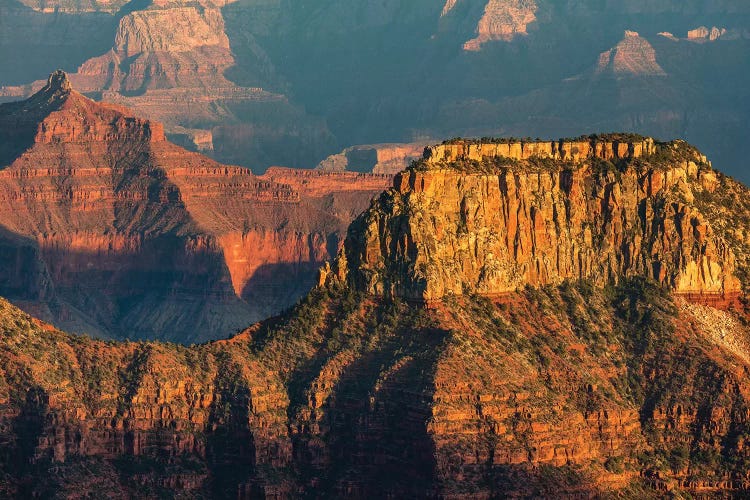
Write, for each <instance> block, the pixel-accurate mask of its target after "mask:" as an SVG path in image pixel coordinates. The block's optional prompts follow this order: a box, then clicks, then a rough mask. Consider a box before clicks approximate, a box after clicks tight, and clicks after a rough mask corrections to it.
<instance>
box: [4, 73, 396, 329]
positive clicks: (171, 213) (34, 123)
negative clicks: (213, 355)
mask: <svg viewBox="0 0 750 500" xmlns="http://www.w3.org/2000/svg"><path fill="white" fill-rule="evenodd" d="M72 87H73V86H72V83H71V81H70V80H69V79H68V78H67V75H66V74H65V73H63V72H56V73H54V74H53V75H52V76H50V78H49V80H48V82H47V84H46V85H45V87H44V88H42V89H41V90H40V91H39V92H38V93H36V94H35V95H34V96H32V97H31V98H29V99H28V100H26V101H19V102H15V103H9V104H4V105H0V165H2V166H3V167H4V168H3V169H2V170H0V212H1V213H2V220H3V222H2V227H1V229H0V241H1V244H0V248H1V250H0V251H1V252H2V255H3V256H4V259H3V262H4V264H3V265H2V266H0V268H1V269H0V273H2V278H3V279H2V280H0V283H1V285H0V288H1V290H0V293H1V294H2V295H3V296H5V297H7V298H9V299H10V300H12V301H14V303H16V304H18V305H19V306H21V307H22V308H24V309H25V310H27V311H29V312H31V313H33V314H35V315H36V316H38V317H40V318H42V319H44V320H46V321H49V322H52V323H54V324H55V325H57V326H58V327H61V328H65V329H67V330H69V331H75V332H82V333H88V334H90V335H96V336H102V337H105V338H136V339H137V338H148V339H156V338H158V339H164V340H170V341H176V342H181V343H192V342H199V341H204V340H208V339H215V338H221V337H226V336H228V335H230V334H232V333H234V332H236V331H237V330H239V329H241V328H243V327H245V326H247V325H248V324H250V323H253V322H255V321H258V320H260V319H263V318H266V317H268V316H271V315H273V314H276V313H278V312H280V311H281V310H283V309H284V308H286V307H288V306H290V305H292V304H293V303H294V302H295V301H296V300H297V299H298V298H299V297H301V296H302V295H304V293H306V292H307V291H308V290H309V288H310V287H311V286H312V285H313V284H314V283H315V275H316V270H317V268H318V267H319V266H320V265H321V264H322V263H323V262H325V261H326V260H328V259H330V258H331V257H332V256H333V255H335V254H336V252H337V250H338V248H339V246H340V244H341V242H342V240H343V236H344V233H345V230H346V227H347V225H348V223H349V221H350V220H352V219H353V218H354V217H356V216H357V215H358V214H359V212H361V211H362V210H364V209H365V208H366V207H367V206H368V204H369V202H370V199H371V198H372V197H373V196H374V195H376V194H377V193H379V192H380V191H382V190H383V189H384V188H385V187H386V186H387V185H389V183H390V182H391V177H389V176H387V175H374V174H353V173H348V172H342V173H331V172H315V171H304V172H298V171H294V170H290V169H271V170H269V172H268V173H267V174H266V175H263V176H256V175H253V174H252V173H251V172H250V170H249V169H247V168H244V167H236V166H227V165H222V164H219V163H217V162H215V161H213V160H211V159H209V158H207V157H205V156H202V155H200V154H197V153H193V152H189V151H186V150H184V149H182V148H180V147H178V146H175V145H174V144H171V143H170V142H168V141H167V140H166V135H165V131H164V127H163V126H162V125H161V124H160V123H158V122H151V121H149V120H145V119H141V118H137V117H135V116H134V115H133V114H132V112H130V111H129V110H127V109H125V108H122V107H121V106H118V105H112V104H104V103H96V102H94V101H91V100H89V99H88V98H86V97H84V96H83V95H81V94H79V93H78V92H77V91H75V90H73V88H72Z"/></svg>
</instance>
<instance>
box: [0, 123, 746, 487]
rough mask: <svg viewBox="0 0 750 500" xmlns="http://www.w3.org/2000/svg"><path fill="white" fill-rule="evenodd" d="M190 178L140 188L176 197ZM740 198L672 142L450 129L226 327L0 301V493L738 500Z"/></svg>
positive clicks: (187, 201) (300, 181) (740, 190)
mask: <svg viewBox="0 0 750 500" xmlns="http://www.w3.org/2000/svg"><path fill="white" fill-rule="evenodd" d="M154 141H155V142H161V141H160V140H159V139H158V137H156V138H155V139H154ZM190 168H196V169H197V167H190ZM211 168H213V167H211ZM221 168H223V169H226V168H228V167H221ZM155 172H165V173H166V174H165V176H164V177H160V176H154V177H156V178H157V181H153V182H156V183H157V184H156V185H159V186H161V185H164V186H171V184H169V183H171V182H174V185H175V186H178V185H179V183H180V182H185V180H184V178H183V177H184V175H185V174H180V175H178V174H176V173H174V172H171V171H170V170H168V169H165V170H163V171H155ZM205 172H206V171H205V169H204V170H201V171H199V173H198V174H196V176H194V177H191V179H193V180H192V181H191V182H193V183H198V184H200V185H201V186H202V187H201V189H197V190H194V191H193V192H192V194H190V195H188V194H184V193H185V191H184V190H183V189H182V188H181V187H178V188H176V189H175V190H170V189H168V188H166V187H165V188H164V189H156V188H154V189H152V190H147V191H148V192H151V193H153V196H154V197H159V198H161V197H162V196H166V198H169V197H170V196H176V195H177V194H179V196H180V199H181V200H182V202H181V203H183V204H184V206H185V208H186V209H187V208H188V207H190V206H191V205H192V204H193V203H194V202H195V201H194V200H193V198H200V197H201V194H202V193H204V192H205V193H206V194H205V199H207V200H210V194H211V192H212V190H214V189H216V187H215V186H216V182H217V181H216V177H210V176H207V174H206V173H205ZM225 175H226V174H225ZM273 175H274V176H276V179H279V180H280V179H289V180H290V181H294V182H295V183H296V185H303V186H304V185H307V186H308V187H309V183H308V181H309V180H310V179H312V177H310V176H314V175H315V174H314V173H312V172H306V173H304V174H301V173H299V172H296V173H295V172H290V171H284V170H277V171H274V172H273ZM326 175H332V174H330V173H329V174H326ZM170 176H171V177H170ZM146 177H148V176H146ZM150 178H153V177H150ZM27 179H31V178H29V177H27ZM180 179H182V180H180ZM207 179H210V180H211V182H209V181H208V180H207ZM220 179H224V180H222V183H230V181H228V180H226V178H225V177H220ZM244 179H246V180H247V182H250V179H252V177H244ZM130 182H131V185H135V184H133V183H132V181H130ZM159 183H167V184H159ZM136 184H137V183H136ZM152 185H153V184H152ZM280 185H281V184H275V183H272V182H269V183H268V184H264V185H262V186H256V187H255V188H253V189H252V190H248V189H246V188H245V189H241V190H238V191H236V192H235V195H234V196H233V197H227V198H225V200H226V201H225V203H223V204H222V206H221V207H219V206H217V205H214V206H213V208H210V210H212V211H214V214H213V215H212V217H211V220H214V221H215V222H214V224H219V225H221V224H225V223H229V222H227V221H225V220H222V219H221V218H220V217H219V215H220V214H221V213H223V212H222V210H226V213H227V214H228V213H230V211H233V210H235V209H236V208H235V207H234V204H235V203H240V201H239V199H240V198H241V197H242V193H248V192H250V193H251V194H252V196H253V197H258V196H260V195H259V194H257V193H258V192H260V193H265V194H264V195H263V196H266V195H268V196H272V197H274V196H282V194H283V193H289V192H290V190H289V188H286V189H282V188H279V187H278V186H280ZM76 192H78V191H75V190H74V191H73V193H76ZM126 192H128V193H131V194H130V195H129V196H136V193H139V192H141V191H138V190H130V191H126ZM292 192H293V191H292ZM303 192H304V191H300V196H301V197H302V196H303V194H302V193H303ZM172 193H175V194H172ZM74 196H75V195H74ZM284 196H286V195H284ZM749 199H750V197H749V196H748V190H747V188H745V187H744V186H742V185H740V184H738V183H736V182H735V181H733V180H732V179H730V178H728V177H725V176H723V175H721V174H719V173H718V172H715V171H713V170H712V169H711V167H710V165H709V164H708V162H707V161H706V159H705V158H704V157H702V156H701V155H700V153H698V152H697V151H696V150H695V149H693V148H692V147H690V146H688V145H686V144H685V143H677V142H675V143H658V142H656V141H653V140H651V139H647V138H641V137H633V136H598V137H589V138H585V139H580V140H574V141H557V142H554V143H553V142H549V143H542V142H517V141H491V142H490V141H486V142H473V141H453V142H451V143H448V144H444V145H441V146H437V147H435V148H432V149H430V150H429V152H428V155H427V157H426V158H425V159H424V160H423V161H422V162H421V163H419V164H417V165H415V166H414V167H413V168H412V169H411V170H409V171H407V172H405V173H404V174H402V175H401V176H399V177H398V178H397V179H396V181H395V187H394V188H393V189H391V190H389V191H388V192H387V193H385V194H384V195H382V196H381V197H380V198H379V199H378V200H376V201H375V202H373V204H372V205H371V207H370V208H369V209H368V210H367V211H366V213H365V214H364V215H363V216H362V217H360V218H359V219H358V220H357V221H356V222H355V223H353V224H352V226H351V228H350V231H349V236H348V239H347V240H346V244H345V250H344V252H342V255H341V256H340V257H339V259H338V262H337V264H336V265H334V266H333V268H326V270H324V273H323V276H322V278H323V279H322V280H321V283H320V284H319V286H317V287H316V288H315V289H314V290H313V291H311V293H309V294H308V295H307V296H306V297H305V298H304V299H303V300H301V301H300V302H299V304H298V305H297V306H295V307H294V308H293V309H292V310H290V311H288V312H287V313H285V314H283V315H281V316H279V317H277V318H273V319H271V320H267V321H264V322H261V323H259V324H256V325H253V326H251V327H249V328H247V329H245V330H244V331H242V332H241V333H240V334H238V335H237V336H235V337H233V338H231V339H229V340H224V341H217V342H212V343H208V344H204V345H199V346H193V347H190V348H187V347H182V346H177V345H174V344H161V343H149V342H139V343H134V342H127V343H116V342H103V341H99V340H93V339H89V338H86V337H78V336H71V335H68V334H65V333H62V332H60V331H57V330H55V329H54V328H53V327H51V326H50V325H47V324H44V323H42V322H40V321H38V320H35V319H33V318H31V317H29V316H28V315H26V314H24V313H22V312H21V311H19V310H18V309H16V308H14V307H13V306H11V305H10V304H9V303H7V302H5V301H3V300H0V495H3V496H16V497H46V496H52V495H55V494H56V495H63V496H112V497H118V496H122V497H131V496H138V497H141V498H142V497H146V498H158V497H164V496H182V497H222V498H223V497H233V498H275V499H278V498H297V497H300V496H311V497H325V498H386V497H387V498H394V497H395V498H422V497H439V498H498V497H521V498H537V497H547V498H599V497H626V498H663V497H664V496H665V495H673V496H675V497H685V496H688V495H690V496H698V497H703V496H706V497H708V496H736V497H743V496H747V494H748V492H749V491H750V472H749V471H750V448H748V436H750V384H748V373H750V329H749V328H748V324H749V322H748V318H750V315H749V314H748V311H747V309H746V306H745V304H746V301H745V299H744V295H742V292H741V286H744V287H746V286H747V284H748V276H750V274H749V273H748V270H750V267H749V265H748V260H747V257H746V256H747V255H750V252H748V251H747V250H748V242H750V238H749V237H748V235H750V201H748V200H749ZM191 200H192V201H191ZM286 202H287V203H292V202H293V200H287V201H286ZM125 206H126V207H131V206H138V207H140V208H139V209H138V210H137V211H136V212H137V213H144V214H145V213H146V212H145V210H146V208H144V206H143V205H129V204H125ZM159 206H165V205H159ZM166 206H168V207H172V208H173V209H175V210H177V207H175V206H174V205H166ZM207 206H208V205H204V207H207ZM222 207H225V208H222ZM204 209H205V210H209V208H204ZM71 213H72V214H75V213H77V212H76V211H75V210H71ZM101 213H102V214H103V213H104V212H101ZM190 213H193V212H190ZM195 213H196V214H197V212H195ZM101 216H102V217H103V215H101ZM48 218H52V215H50V216H49V217H48ZM207 220H208V219H202V218H201V215H200V214H197V215H196V216H195V217H194V220H193V222H192V223H194V224H198V225H201V224H205V223H206V221H207ZM185 224H187V222H186V223H185ZM290 224H291V222H290ZM178 234H181V233H178ZM196 251H197V250H196ZM735 257H736V258H735ZM140 260H143V258H141V259H140ZM192 266H193V267H195V266H196V264H195V263H193V264H192ZM335 270H338V271H339V272H338V274H336V273H334V272H333V271H335ZM275 274H276V276H278V275H279V273H275ZM156 283H157V280H154V281H153V282H152V285H155V284H156ZM731 294H735V296H734V297H729V295H731ZM403 299H410V300H403ZM411 299H415V300H411ZM415 302H420V303H423V302H428V303H429V306H430V307H422V306H421V305H420V304H416V303H415ZM199 327H200V325H197V324H196V328H199Z"/></svg>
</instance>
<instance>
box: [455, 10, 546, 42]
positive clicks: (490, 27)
mask: <svg viewBox="0 0 750 500" xmlns="http://www.w3.org/2000/svg"><path fill="white" fill-rule="evenodd" d="M446 9H448V10H446ZM537 9H538V7H537V4H536V1H535V0H489V1H488V2H487V5H486V6H485V7H484V14H483V15H482V18H481V19H480V20H479V24H478V25H477V30H476V35H477V36H476V38H472V39H471V40H469V41H467V42H466V43H465V44H464V50H469V51H477V50H480V49H481V47H482V44H484V43H487V42H489V41H493V40H503V41H506V42H507V41H510V40H513V38H515V37H517V36H521V35H526V34H528V27H529V25H530V24H531V23H533V22H535V21H536V15H535V14H536V11H537ZM449 10H450V8H449V6H448V4H446V6H445V8H444V9H443V14H445V13H447V11H449Z"/></svg>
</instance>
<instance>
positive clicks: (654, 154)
mask: <svg viewBox="0 0 750 500" xmlns="http://www.w3.org/2000/svg"><path fill="white" fill-rule="evenodd" d="M715 183H716V175H715V174H714V173H713V171H712V170H711V168H710V166H709V164H708V163H707V160H706V158H705V156H703V155H701V154H700V153H698V152H697V151H696V150H694V149H693V148H691V147H690V146H688V145H687V144H685V143H682V142H674V143H663V144H662V143H659V144H657V143H655V141H654V140H653V139H647V138H639V137H627V136H622V137H613V138H608V137H607V136H602V137H592V138H586V139H581V140H576V141H566V140H561V141H559V142H512V141H503V142H498V143H474V142H464V141H457V142H454V143H448V144H443V145H440V146H436V147H433V148H431V149H429V151H428V153H427V155H426V158H425V159H424V160H423V161H422V162H421V163H420V164H419V165H417V166H415V167H413V168H411V169H409V170H407V171H405V172H402V173H400V174H399V175H397V176H396V180H395V183H394V188H393V189H391V190H390V191H388V192H387V193H385V194H384V195H382V196H381V197H380V199H379V200H378V201H377V203H376V204H375V205H374V206H373V207H372V208H371V210H369V211H368V212H367V213H366V214H364V215H363V216H362V217H361V218H360V219H359V220H358V221H357V222H356V223H355V224H354V225H353V227H352V229H351V230H350V235H349V238H350V239H351V244H350V245H348V246H347V247H346V252H345V254H344V256H345V258H344V259H343V261H342V264H343V268H342V269H341V270H340V271H341V272H343V273H344V274H346V273H348V268H347V266H351V267H352V272H351V273H349V279H351V280H352V281H353V282H354V283H356V286H357V287H359V288H361V289H363V290H366V291H368V292H371V293H376V294H383V295H387V296H397V297H402V298H406V299H417V300H424V301H427V302H430V301H434V300H439V299H442V298H444V297H446V296H456V295H464V294H471V293H479V294H482V295H498V294H505V293H508V292H512V291H517V290H520V289H522V288H523V287H525V286H528V285H531V286H545V285H558V284H560V283H561V282H562V281H564V280H566V279H588V280H591V281H592V282H593V283H596V284H597V285H598V286H604V285H606V284H608V283H616V282H617V281H618V280H619V279H621V278H623V277H629V276H645V277H648V278H650V279H653V280H655V281H657V282H659V283H661V284H663V285H664V286H667V287H669V288H670V289H672V290H673V291H675V292H676V293H679V294H688V295H696V296H716V297H721V298H724V297H727V296H729V297H732V296H736V295H738V294H739V292H740V289H741V286H740V281H739V279H738V278H737V276H736V272H735V271H736V269H735V255H734V253H733V251H732V249H731V247H730V244H729V243H728V240H727V238H726V236H725V235H722V234H718V233H716V232H715V231H714V230H713V228H712V225H711V223H710V222H709V220H708V218H707V216H706V214H705V213H702V211H701V210H700V209H698V208H696V207H695V206H694V204H693V203H692V202H693V200H694V199H695V196H696V193H701V192H704V191H709V192H711V191H712V190H713V189H715Z"/></svg>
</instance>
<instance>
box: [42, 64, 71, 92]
mask: <svg viewBox="0 0 750 500" xmlns="http://www.w3.org/2000/svg"><path fill="white" fill-rule="evenodd" d="M43 90H44V91H45V93H46V92H51V93H55V92H70V91H71V90H73V85H72V84H71V83H70V80H69V79H68V75H67V73H65V71H63V70H61V69H58V70H57V71H54V72H53V73H52V74H51V75H49V79H47V85H46V86H45V87H44V89H43Z"/></svg>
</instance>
